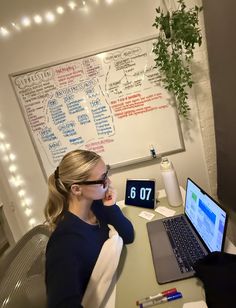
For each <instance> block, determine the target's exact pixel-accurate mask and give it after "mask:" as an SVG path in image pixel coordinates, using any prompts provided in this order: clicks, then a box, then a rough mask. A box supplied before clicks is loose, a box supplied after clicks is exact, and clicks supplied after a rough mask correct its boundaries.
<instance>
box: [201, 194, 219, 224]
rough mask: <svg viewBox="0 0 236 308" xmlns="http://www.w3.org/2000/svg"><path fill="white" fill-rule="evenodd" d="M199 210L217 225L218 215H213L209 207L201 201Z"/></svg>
mask: <svg viewBox="0 0 236 308" xmlns="http://www.w3.org/2000/svg"><path fill="white" fill-rule="evenodd" d="M199 208H200V209H201V210H202V211H203V212H204V213H205V214H206V215H207V217H208V218H209V219H210V220H211V221H212V222H213V224H215V222H216V215H215V214H214V213H212V212H211V211H210V210H209V209H208V207H207V206H206V205H205V204H204V203H203V201H202V200H201V199H199Z"/></svg>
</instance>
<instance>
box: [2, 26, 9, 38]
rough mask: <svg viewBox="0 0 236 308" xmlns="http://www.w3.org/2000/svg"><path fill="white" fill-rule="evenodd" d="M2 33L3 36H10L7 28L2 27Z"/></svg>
mask: <svg viewBox="0 0 236 308" xmlns="http://www.w3.org/2000/svg"><path fill="white" fill-rule="evenodd" d="M0 31H1V34H2V36H7V35H9V31H8V30H7V28H4V27H1V28H0Z"/></svg>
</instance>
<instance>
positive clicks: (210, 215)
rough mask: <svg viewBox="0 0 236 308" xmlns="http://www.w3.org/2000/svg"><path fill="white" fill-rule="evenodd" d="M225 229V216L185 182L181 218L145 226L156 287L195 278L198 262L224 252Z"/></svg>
mask: <svg viewBox="0 0 236 308" xmlns="http://www.w3.org/2000/svg"><path fill="white" fill-rule="evenodd" d="M226 225H227V214H226V212H225V211H224V210H223V209H222V208H221V207H220V205H219V204H218V203H217V202H216V201H215V200H213V199H212V198H211V197H210V196H209V195H208V194H207V193H206V192H205V191H203V190H202V189H201V188H200V187H199V186H198V185H197V184H195V183H194V182H193V181H192V180H191V179H189V178H188V179H187V186H186V199H185V210H184V214H182V215H176V216H173V217H169V218H163V219H159V220H154V221H151V222H149V223H147V231H148V237H149V241H150V245H151V251H152V258H153V264H154V268H155V273H156V278H157V281H158V283H159V284H162V283H166V282H170V281H175V280H180V279H185V278H189V277H192V276H194V274H195V271H194V263H195V262H196V261H197V260H198V259H200V258H202V257H204V256H205V255H207V254H208V253H209V252H213V251H222V250H223V247H224V239H225V234H226ZM185 237H186V238H185Z"/></svg>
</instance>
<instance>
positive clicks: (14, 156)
mask: <svg viewBox="0 0 236 308" xmlns="http://www.w3.org/2000/svg"><path fill="white" fill-rule="evenodd" d="M9 159H10V160H11V161H14V160H15V159H16V155H15V154H13V153H10V154H9Z"/></svg>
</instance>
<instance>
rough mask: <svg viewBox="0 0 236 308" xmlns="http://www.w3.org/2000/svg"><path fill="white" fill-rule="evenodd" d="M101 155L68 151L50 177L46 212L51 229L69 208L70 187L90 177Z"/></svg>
mask: <svg viewBox="0 0 236 308" xmlns="http://www.w3.org/2000/svg"><path fill="white" fill-rule="evenodd" d="M100 159H101V157H100V156H99V155H98V154H96V153H95V152H92V151H86V150H75V151H71V152H69V153H67V154H66V155H65V156H64V157H63V158H62V160H61V162H60V164H59V166H58V167H57V168H56V170H55V172H54V173H53V174H51V175H50V176H49V178H48V200H47V203H46V206H45V210H44V214H45V217H46V221H47V223H48V225H49V227H50V229H51V230H54V229H55V228H56V226H57V224H58V223H59V221H61V220H62V219H63V215H64V212H65V211H66V210H67V209H68V198H69V192H70V187H71V185H72V184H73V183H76V182H80V181H85V180H87V179H88V177H89V175H90V172H91V169H93V167H94V166H95V165H96V164H97V163H98V161H99V160H100Z"/></svg>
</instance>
